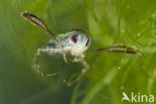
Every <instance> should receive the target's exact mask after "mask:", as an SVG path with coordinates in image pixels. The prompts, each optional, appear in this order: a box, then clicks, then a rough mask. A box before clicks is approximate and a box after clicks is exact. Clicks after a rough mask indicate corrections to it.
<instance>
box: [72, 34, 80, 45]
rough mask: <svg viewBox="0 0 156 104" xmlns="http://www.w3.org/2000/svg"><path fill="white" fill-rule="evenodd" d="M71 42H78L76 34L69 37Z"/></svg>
mask: <svg viewBox="0 0 156 104" xmlns="http://www.w3.org/2000/svg"><path fill="white" fill-rule="evenodd" d="M71 40H72V41H73V42H74V43H77V40H78V34H74V35H72V36H71Z"/></svg>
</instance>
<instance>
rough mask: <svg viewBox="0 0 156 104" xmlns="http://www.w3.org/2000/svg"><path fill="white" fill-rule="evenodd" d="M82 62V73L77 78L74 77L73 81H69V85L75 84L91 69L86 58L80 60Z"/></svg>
mask: <svg viewBox="0 0 156 104" xmlns="http://www.w3.org/2000/svg"><path fill="white" fill-rule="evenodd" d="M80 63H81V64H82V65H83V67H84V68H83V69H82V71H81V73H80V75H79V76H78V77H77V78H76V79H74V80H73V81H71V82H69V83H67V86H71V85H73V84H74V83H76V82H77V81H78V80H80V79H81V78H82V77H83V76H84V75H85V74H86V72H87V71H88V70H89V65H88V64H87V62H86V61H85V60H83V59H82V60H80Z"/></svg>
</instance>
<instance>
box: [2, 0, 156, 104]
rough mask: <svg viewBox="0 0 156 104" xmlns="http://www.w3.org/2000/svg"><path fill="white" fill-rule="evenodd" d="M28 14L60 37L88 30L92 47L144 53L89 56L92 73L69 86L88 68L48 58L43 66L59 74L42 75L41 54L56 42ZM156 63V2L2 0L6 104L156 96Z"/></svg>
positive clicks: (106, 102)
mask: <svg viewBox="0 0 156 104" xmlns="http://www.w3.org/2000/svg"><path fill="white" fill-rule="evenodd" d="M26 10H27V11H30V12H31V13H33V14H35V15H38V16H39V17H40V18H42V19H43V20H44V21H45V22H46V24H47V25H48V27H49V28H50V29H51V30H52V31H53V33H54V34H56V35H57V34H60V33H65V32H67V31H70V30H71V29H82V30H84V31H86V32H88V34H89V35H90V37H91V39H92V44H91V47H90V49H95V48H101V47H109V46H111V45H114V44H121V45H128V46H131V47H133V48H135V49H136V50H139V51H140V52H138V53H137V54H136V55H127V54H120V53H106V52H105V53H93V54H88V55H86V56H87V57H86V60H87V62H88V63H89V65H90V70H89V72H88V73H87V74H86V75H85V76H84V77H83V78H82V79H81V80H80V81H78V82H77V83H76V84H75V85H73V86H71V87H67V86H66V85H65V83H63V80H67V81H69V80H72V79H73V78H74V76H76V75H78V74H79V73H80V71H81V69H82V66H81V65H80V64H78V63H68V64H66V63H65V62H64V61H63V59H62V57H61V56H58V55H55V56H49V55H47V54H42V55H41V57H40V64H41V67H42V68H43V69H44V70H45V71H46V72H48V73H50V72H51V73H52V72H57V73H58V74H57V76H55V77H48V78H46V77H42V76H41V75H40V74H39V73H37V71H36V70H35V68H34V56H35V54H36V50H37V48H40V47H44V46H46V44H47V42H48V40H49V39H50V38H49V36H48V35H46V34H45V33H44V32H42V31H41V30H40V29H39V28H37V27H35V26H33V25H31V24H30V23H29V22H28V21H25V20H24V19H23V17H21V15H20V14H21V12H22V11H26ZM155 63H156V0H0V104H121V98H122V92H123V91H124V92H126V93H127V94H128V96H130V94H131V92H134V93H135V94H137V93H140V94H146V95H148V94H153V95H155V96H156V81H155V79H156V64H155ZM155 102H156V101H155ZM124 104H128V102H126V101H125V102H124ZM130 104H131V103H130Z"/></svg>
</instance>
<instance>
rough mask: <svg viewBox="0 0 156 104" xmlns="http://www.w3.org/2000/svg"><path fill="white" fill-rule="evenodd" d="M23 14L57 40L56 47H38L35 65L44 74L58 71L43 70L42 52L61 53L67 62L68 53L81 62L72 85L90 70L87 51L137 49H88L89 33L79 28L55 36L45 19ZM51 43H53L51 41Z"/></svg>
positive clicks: (120, 47) (89, 42) (75, 60)
mask: <svg viewBox="0 0 156 104" xmlns="http://www.w3.org/2000/svg"><path fill="white" fill-rule="evenodd" d="M22 16H23V17H24V18H25V19H26V20H28V21H30V22H31V23H32V24H34V25H35V26H37V27H39V28H40V29H42V30H43V31H44V32H46V33H47V34H48V35H49V36H50V37H51V39H52V40H53V41H54V42H55V45H56V46H55V47H47V48H38V49H37V53H36V57H35V66H36V68H37V69H38V70H39V72H40V73H41V74H42V75H44V76H54V75H56V73H52V74H47V73H45V72H44V71H43V70H41V68H40V65H39V56H40V53H49V52H51V53H61V54H62V55H63V59H64V61H65V62H66V63H67V62H68V60H67V57H66V54H69V55H71V56H73V57H74V59H73V60H72V62H80V63H81V64H82V66H83V67H84V68H83V69H82V71H81V73H80V75H79V76H77V77H76V78H75V79H74V80H72V81H71V82H68V83H67V85H68V86H71V85H73V84H74V83H75V82H77V81H78V80H80V79H81V78H82V77H83V76H84V74H85V73H86V72H87V71H88V70H89V65H88V64H87V62H86V61H85V54H86V53H94V52H120V53H127V54H135V53H136V51H135V50H134V49H133V48H131V47H128V46H124V45H114V46H110V47H108V48H100V49H94V50H87V49H88V48H89V46H90V45H91V38H90V37H89V35H88V34H87V33H86V32H84V31H82V30H79V29H75V30H72V31H70V32H67V33H64V34H60V35H58V37H55V36H54V34H53V33H52V32H51V31H50V29H48V27H47V26H46V24H45V23H44V21H43V20H41V19H40V18H39V17H38V16H36V15H34V14H32V13H30V12H27V11H26V12H22ZM50 44H51V43H50Z"/></svg>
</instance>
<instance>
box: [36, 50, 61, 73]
mask: <svg viewBox="0 0 156 104" xmlns="http://www.w3.org/2000/svg"><path fill="white" fill-rule="evenodd" d="M51 51H53V52H55V53H57V52H60V51H62V50H61V49H51V48H39V49H38V50H37V53H36V57H35V66H36V68H37V70H38V71H39V72H40V73H41V75H43V76H55V75H56V73H51V74H47V73H45V72H44V71H43V70H42V69H41V68H40V65H39V56H40V53H41V52H43V53H45V52H51Z"/></svg>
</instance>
